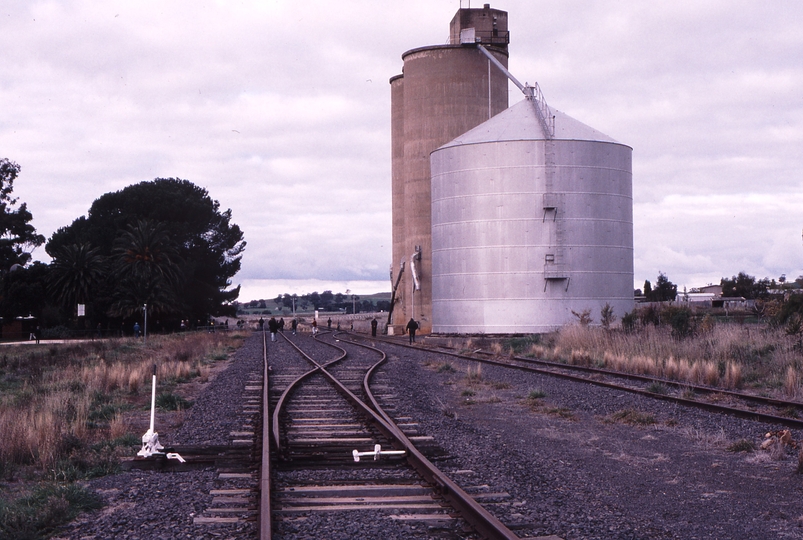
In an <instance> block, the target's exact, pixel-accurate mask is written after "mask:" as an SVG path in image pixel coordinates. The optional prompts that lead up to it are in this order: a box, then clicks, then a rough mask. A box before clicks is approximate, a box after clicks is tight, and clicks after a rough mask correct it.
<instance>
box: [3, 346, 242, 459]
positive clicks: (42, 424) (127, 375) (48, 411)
mask: <svg viewBox="0 0 803 540" xmlns="http://www.w3.org/2000/svg"><path fill="white" fill-rule="evenodd" d="M239 339H240V336H224V335H221V334H183V335H174V336H154V337H152V338H151V339H149V341H148V344H147V345H144V344H143V343H142V342H139V341H135V340H108V341H96V342H91V343H85V344H66V345H53V346H43V347H36V348H33V347H16V348H5V349H3V355H2V358H0V385H2V386H0V387H5V388H4V391H3V392H2V394H0V440H2V441H3V444H0V470H4V469H7V468H8V467H15V466H25V465H32V466H35V467H37V468H40V469H42V470H47V469H49V468H52V467H53V466H54V465H55V464H56V462H58V461H59V460H60V459H64V458H65V457H67V455H66V452H67V450H65V448H66V446H65V441H68V440H78V441H83V443H82V444H95V443H97V442H99V441H103V440H113V439H117V438H120V437H122V436H124V435H126V433H127V427H126V425H125V423H124V422H123V419H122V416H121V415H120V414H119V413H120V410H122V409H124V408H125V407H126V406H130V405H128V404H131V403H134V402H136V401H137V399H138V398H139V396H140V394H141V393H143V394H147V393H148V392H149V390H150V386H151V377H152V374H153V365H154V364H156V366H157V380H158V381H159V384H160V386H171V385H172V386H174V385H175V384H178V383H180V382H186V381H189V380H190V379H192V378H196V377H200V379H201V380H202V381H205V380H208V378H209V373H210V366H209V364H210V363H211V362H213V361H214V359H221V358H225V357H226V354H227V352H228V351H230V350H233V347H234V346H235V345H236V344H237V343H239ZM73 446H74V445H73Z"/></svg>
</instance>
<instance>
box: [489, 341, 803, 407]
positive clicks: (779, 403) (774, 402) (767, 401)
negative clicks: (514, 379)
mask: <svg viewBox="0 0 803 540" xmlns="http://www.w3.org/2000/svg"><path fill="white" fill-rule="evenodd" d="M477 354H482V355H488V356H491V355H493V353H489V352H485V351H479V352H478V353H477ZM511 358H512V359H513V360H516V361H518V362H524V363H526V364H538V365H543V366H549V367H553V368H555V369H566V370H569V371H582V372H586V373H595V374H599V375H606V376H609V377H617V378H620V379H629V380H633V381H640V382H657V383H661V384H664V385H666V386H673V387H675V388H685V389H689V390H694V391H695V392H697V393H700V394H720V395H723V396H728V397H732V398H735V399H741V400H743V401H751V402H753V403H758V404H759V405H768V406H772V407H783V406H789V407H797V408H800V409H803V403H801V402H799V401H793V400H782V399H776V398H769V397H764V396H756V395H754V394H745V393H744V392H734V391H733V390H727V389H725V388H714V387H711V386H701V385H697V384H688V383H683V382H680V381H674V380H671V379H664V378H662V377H649V376H647V375H638V374H636V373H625V372H621V371H613V370H610V369H603V368H595V367H591V366H576V365H571V364H561V363H560V362H552V361H550V360H542V359H538V358H524V357H522V356H512V357H511Z"/></svg>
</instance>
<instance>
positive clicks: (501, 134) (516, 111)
mask: <svg viewBox="0 0 803 540" xmlns="http://www.w3.org/2000/svg"><path fill="white" fill-rule="evenodd" d="M549 111H550V114H551V115H554V116H555V136H554V137H552V140H574V141H598V142H609V143H615V144H621V143H619V142H618V141H616V140H614V139H613V138H611V137H609V136H608V135H605V134H604V133H602V132H601V131H597V130H596V129H594V128H592V127H590V126H587V125H586V124H584V123H582V122H580V121H579V120H575V119H574V118H572V117H571V116H569V115H568V114H565V113H562V112H560V111H559V110H557V109H553V108H551V107H550V109H549ZM543 139H546V136H545V135H544V130H543V128H542V127H541V122H540V121H539V120H538V115H537V114H536V112H535V104H534V103H533V102H532V101H529V100H527V99H524V100H522V101H520V102H518V103H516V104H515V105H513V106H512V107H510V108H508V109H505V110H504V111H502V112H501V113H499V114H497V115H496V116H494V117H493V118H491V119H490V120H487V121H485V122H483V123H482V124H480V125H479V126H477V127H475V128H473V129H471V130H469V131H467V132H465V133H463V134H462V135H460V136H459V137H457V138H455V139H454V140H452V141H450V142H448V143H446V144H444V145H443V146H441V148H448V147H450V146H460V145H464V144H478V143H487V142H502V141H531V140H543Z"/></svg>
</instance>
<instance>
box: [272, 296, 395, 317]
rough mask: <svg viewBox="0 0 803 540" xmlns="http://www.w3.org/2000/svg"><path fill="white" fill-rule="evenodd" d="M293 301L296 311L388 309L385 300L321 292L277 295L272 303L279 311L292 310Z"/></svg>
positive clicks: (388, 303)
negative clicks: (371, 299)
mask: <svg viewBox="0 0 803 540" xmlns="http://www.w3.org/2000/svg"><path fill="white" fill-rule="evenodd" d="M294 300H295V305H296V309H297V310H301V311H306V310H308V309H318V310H322V311H339V310H345V311H347V312H351V310H352V309H356V310H357V312H358V313H359V312H361V311H388V310H389V309H390V302H389V301H387V300H378V301H376V302H372V301H370V300H360V297H359V296H357V295H352V294H348V293H346V294H343V293H332V291H323V292H322V293H320V294H319V293H318V292H317V291H316V292H312V293H309V294H303V295H291V294H287V293H285V294H283V295H282V294H280V295H278V296H277V297H276V298H275V299H274V302H275V303H276V305H277V306H279V308H280V309H281V308H292V307H293V301H294Z"/></svg>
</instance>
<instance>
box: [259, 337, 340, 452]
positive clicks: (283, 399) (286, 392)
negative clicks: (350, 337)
mask: <svg viewBox="0 0 803 540" xmlns="http://www.w3.org/2000/svg"><path fill="white" fill-rule="evenodd" d="M278 335H279V336H281V337H282V338H284V340H285V341H287V343H289V344H290V345H292V346H293V347H294V348H295V349H296V350H297V351H298V352H299V353H300V354H301V356H303V357H304V358H306V359H307V361H309V362H311V363H312V364H313V365H314V366H315V368H313V369H311V370H310V371H308V372H306V373H304V374H303V375H301V376H300V377H298V378H297V379H296V380H294V381H293V382H291V383H290V384H288V385H287V388H285V389H284V392H282V395H281V396H280V397H279V401H278V402H277V403H276V407H275V408H274V409H273V442H274V443H275V444H276V451H277V452H278V451H280V450H281V449H282V441H281V434H280V433H279V415H280V414H281V411H282V409H283V408H284V404H285V402H286V401H287V399H288V396H289V395H290V394H291V393H292V392H293V391H294V390H295V389H296V387H297V386H298V385H299V384H301V382H302V381H303V380H304V379H307V378H308V377H311V376H312V375H314V374H315V373H317V372H318V371H321V370H322V369H323V367H322V366H321V365H319V364H318V363H317V362H316V361H315V360H313V359H312V358H310V357H309V356H308V355H307V354H305V353H304V352H303V351H302V350H301V349H299V348H298V346H296V344H295V343H293V342H292V341H290V339H289V338H287V337H286V336H285V335H284V334H283V333H278ZM322 343H324V344H326V345H329V344H328V343H325V342H322ZM340 350H341V352H342V353H343V354H342V355H341V356H339V357H338V358H336V359H334V360H332V361H331V362H329V363H327V364H325V365H326V366H331V365H332V364H335V363H337V362H340V361H341V360H343V359H344V358H346V351H345V350H344V349H340Z"/></svg>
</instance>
